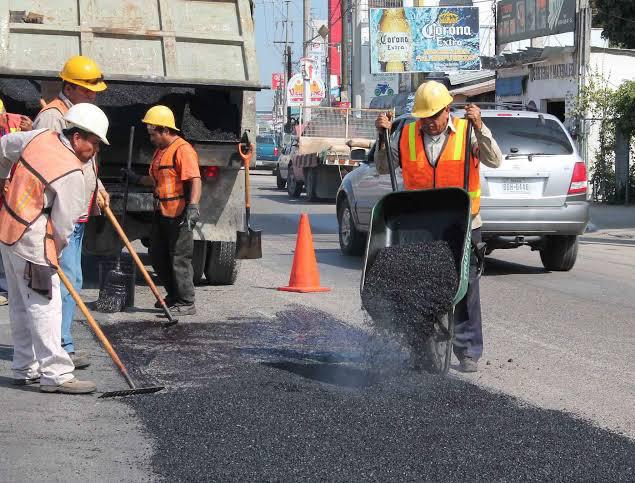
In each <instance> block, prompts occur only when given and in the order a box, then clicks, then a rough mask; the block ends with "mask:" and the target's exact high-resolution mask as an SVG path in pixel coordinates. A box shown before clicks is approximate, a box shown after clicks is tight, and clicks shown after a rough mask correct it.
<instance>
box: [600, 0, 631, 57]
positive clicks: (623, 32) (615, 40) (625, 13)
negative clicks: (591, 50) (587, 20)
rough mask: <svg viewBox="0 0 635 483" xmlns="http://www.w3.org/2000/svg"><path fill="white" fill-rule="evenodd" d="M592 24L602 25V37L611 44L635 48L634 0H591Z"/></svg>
mask: <svg viewBox="0 0 635 483" xmlns="http://www.w3.org/2000/svg"><path fill="white" fill-rule="evenodd" d="M592 6H593V25H594V26H597V27H602V29H603V31H602V37H604V38H605V39H608V40H609V41H610V42H611V44H614V45H615V46H617V47H622V48H626V49H635V1H633V0H593V1H592Z"/></svg>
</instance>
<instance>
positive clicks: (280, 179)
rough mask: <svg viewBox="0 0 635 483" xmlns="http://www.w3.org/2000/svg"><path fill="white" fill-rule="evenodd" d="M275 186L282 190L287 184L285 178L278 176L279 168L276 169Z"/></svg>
mask: <svg viewBox="0 0 635 483" xmlns="http://www.w3.org/2000/svg"><path fill="white" fill-rule="evenodd" d="M276 186H277V187H278V189H279V190H283V189H284V188H285V186H287V180H286V179H284V178H283V177H282V176H280V170H279V169H277V170H276Z"/></svg>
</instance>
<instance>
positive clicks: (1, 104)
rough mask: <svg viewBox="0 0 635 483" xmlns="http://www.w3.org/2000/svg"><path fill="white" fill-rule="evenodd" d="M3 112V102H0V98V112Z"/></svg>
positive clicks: (0, 100)
mask: <svg viewBox="0 0 635 483" xmlns="http://www.w3.org/2000/svg"><path fill="white" fill-rule="evenodd" d="M3 112H4V102H2V99H0V114H2V113H3Z"/></svg>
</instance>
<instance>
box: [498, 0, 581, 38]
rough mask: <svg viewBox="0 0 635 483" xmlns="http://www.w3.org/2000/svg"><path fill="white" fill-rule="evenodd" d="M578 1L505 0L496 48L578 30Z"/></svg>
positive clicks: (500, 7)
mask: <svg viewBox="0 0 635 483" xmlns="http://www.w3.org/2000/svg"><path fill="white" fill-rule="evenodd" d="M575 3H576V0H501V1H500V2H499V3H498V4H497V5H496V8H497V11H496V15H497V22H496V44H497V45H501V44H507V43H509V42H515V41H517V40H525V39H533V38H536V37H546V36H548V35H555V34H561V33H564V32H573V31H574V30H575Z"/></svg>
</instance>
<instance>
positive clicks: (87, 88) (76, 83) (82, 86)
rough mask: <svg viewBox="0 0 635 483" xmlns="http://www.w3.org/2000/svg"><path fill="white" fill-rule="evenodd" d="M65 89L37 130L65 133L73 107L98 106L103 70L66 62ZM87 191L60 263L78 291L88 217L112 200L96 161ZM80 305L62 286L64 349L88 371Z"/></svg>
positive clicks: (83, 60)
mask: <svg viewBox="0 0 635 483" xmlns="http://www.w3.org/2000/svg"><path fill="white" fill-rule="evenodd" d="M59 75H60V77H61V78H62V90H61V92H60V93H59V94H58V95H57V97H56V98H55V99H53V100H52V101H51V102H49V103H48V104H47V105H46V106H45V107H44V108H43V109H42V110H41V111H40V113H39V114H38V115H37V117H36V118H35V121H34V122H33V128H34V129H51V130H53V131H55V132H58V133H61V132H62V131H63V130H64V129H66V127H67V126H66V121H65V120H64V115H65V114H66V112H67V111H68V110H69V108H71V107H72V106H74V105H76V104H79V103H90V104H94V103H95V100H96V98H97V93H98V92H101V91H103V90H105V89H106V83H105V82H104V78H103V75H102V73H101V70H100V69H99V67H98V66H97V64H96V63H95V61H94V60H92V59H90V58H88V57H84V56H82V55H76V56H74V57H71V58H70V59H68V60H67V61H66V63H65V64H64V67H63V68H62V71H61V72H60V74H59ZM84 180H85V182H86V187H85V189H84V193H85V198H86V206H85V209H84V213H82V216H80V217H79V219H78V220H77V223H76V224H75V230H73V233H72V235H71V238H70V240H69V243H68V246H67V247H66V248H65V249H64V253H62V256H61V257H60V264H61V267H62V269H63V270H64V273H65V274H66V276H67V277H68V279H69V280H70V281H71V283H72V284H73V287H74V288H75V290H77V292H79V291H81V289H82V281H83V276H82V240H83V239H84V228H85V226H86V223H87V222H88V217H89V216H91V215H97V214H99V207H98V206H97V203H95V193H96V191H99V192H100V193H101V194H102V195H103V197H104V199H105V200H106V204H108V203H109V200H110V197H109V196H108V193H107V192H106V190H105V189H104V186H103V185H102V184H101V181H99V179H98V178H97V163H96V161H95V160H94V159H93V160H92V161H91V162H90V163H86V164H85V165H84ZM75 309H76V304H75V301H74V300H73V297H71V295H70V294H69V293H68V290H66V287H62V341H61V342H62V347H63V348H64V350H65V351H66V352H68V353H69V354H70V356H71V359H73V363H74V364H75V368H76V369H84V368H86V367H88V366H89V365H90V361H89V358H88V353H87V352H86V351H82V350H76V349H75V343H74V341H73V336H72V333H71V326H72V323H73V317H74V315H75Z"/></svg>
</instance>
